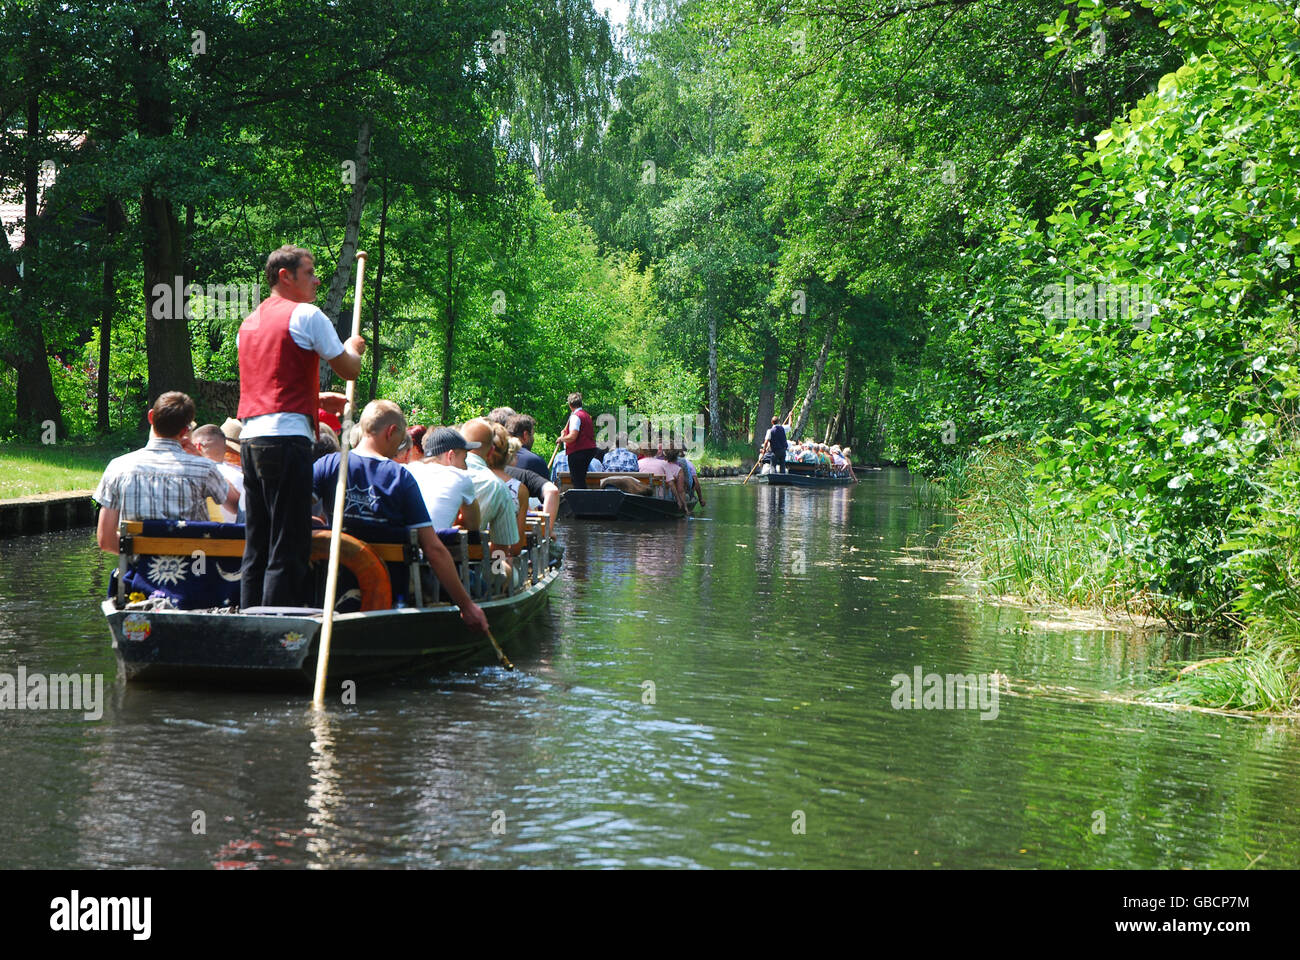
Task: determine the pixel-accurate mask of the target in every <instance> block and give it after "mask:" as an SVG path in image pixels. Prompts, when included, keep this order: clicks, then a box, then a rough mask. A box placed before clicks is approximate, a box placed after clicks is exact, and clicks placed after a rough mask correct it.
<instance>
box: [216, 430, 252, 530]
mask: <svg viewBox="0 0 1300 960" xmlns="http://www.w3.org/2000/svg"><path fill="white" fill-rule="evenodd" d="M241 436H242V434H241ZM217 469H218V470H220V471H221V475H222V476H223V477H225V478H226V479H227V480H229V481H230V483H231V485H232V486H234V488H235V489H236V490H238V491H239V512H238V513H236V512H234V511H232V510H227V509H226V505H225V504H224V503H223V504H222V505H221V515H222V516H224V517H225V518H226V523H236V522H238V520H239V514H241V513H243V512H244V511H245V510H247V509H248V498H247V497H246V496H245V495H244V470H243V468H242V467H237V466H235V465H234V464H233V463H225V462H222V463H219V464H217Z"/></svg>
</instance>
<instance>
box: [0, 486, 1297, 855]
mask: <svg viewBox="0 0 1300 960" xmlns="http://www.w3.org/2000/svg"><path fill="white" fill-rule="evenodd" d="M910 497H911V495H910V490H909V488H908V485H907V478H906V476H905V475H902V474H901V473H899V472H896V471H890V472H885V473H882V474H870V475H866V476H864V478H863V482H862V483H860V484H858V485H857V486H855V487H850V488H838V489H833V490H826V491H810V490H802V489H796V488H780V487H766V486H755V485H753V484H752V482H751V484H750V485H748V486H742V485H741V484H740V483H739V482H738V481H735V482H729V483H728V482H722V483H715V484H712V485H711V489H710V494H709V497H708V499H709V508H708V510H707V511H706V513H707V517H708V519H707V520H698V521H688V522H686V523H680V524H669V525H635V526H630V525H616V524H569V525H567V526H566V527H565V528H564V529H563V531H562V533H563V536H564V538H565V541H566V546H567V555H566V558H565V563H566V570H565V576H564V577H563V579H562V580H561V582H560V583H559V584H558V585H557V589H556V592H555V594H554V596H553V600H552V604H551V606H550V608H549V609H548V610H547V611H546V612H545V614H544V615H543V616H541V617H540V618H539V619H538V620H537V621H536V622H534V623H533V624H532V625H531V626H530V627H529V628H528V629H527V630H526V631H524V633H523V634H522V635H520V636H518V637H516V638H514V639H513V640H511V641H508V642H507V648H508V650H509V652H510V654H511V657H512V659H513V660H515V662H516V663H517V664H518V665H519V667H520V668H521V669H520V670H519V671H517V672H515V673H507V672H505V671H503V670H500V669H497V668H489V669H486V670H482V671H476V672H472V673H464V674H458V675H454V676H446V677H414V678H401V679H396V680H383V681H370V682H366V683H362V684H360V685H359V686H358V689H357V696H356V703H355V704H341V703H337V704H333V705H331V706H330V707H329V709H328V710H327V711H326V712H325V713H324V714H323V715H313V714H312V713H311V712H310V710H309V709H308V705H307V703H306V700H305V698H303V697H298V696H294V695H283V694H265V693H260V694H251V693H250V694H231V693H219V692H203V691H185V690H181V691H177V690H167V689H158V688H143V687H135V686H131V687H128V686H126V685H125V684H123V683H121V682H115V681H114V680H113V678H114V677H115V664H114V662H113V657H112V653H111V648H110V647H109V642H108V634H107V630H106V629H105V628H104V626H103V624H102V621H101V618H100V616H99V614H98V610H97V608H96V606H95V604H96V600H97V596H98V594H99V593H101V592H102V590H103V576H104V573H105V571H106V568H107V565H106V563H105V559H104V558H103V557H102V555H100V554H99V552H98V551H97V550H96V549H95V548H94V545H93V542H92V541H91V536H90V532H89V531H80V532H74V533H70V534H56V535H50V536H47V537H37V538H28V539H26V540H22V541H0V613H3V616H0V657H2V658H3V662H0V671H3V670H12V669H13V668H14V666H16V665H17V664H18V663H23V664H26V665H27V666H28V668H29V669H33V670H34V669H41V670H44V671H47V672H56V671H66V670H74V669H75V670H78V671H79V672H92V673H93V672H101V671H102V672H104V673H106V675H107V677H108V680H109V682H108V683H107V684H106V693H107V694H108V703H107V705H106V708H105V713H104V717H103V719H102V721H100V722H98V723H87V722H84V721H82V720H81V719H80V718H79V717H77V718H72V717H69V716H65V715H58V714H54V713H44V714H42V713H26V712H24V713H22V714H19V713H18V712H15V711H0V770H3V771H4V772H5V773H6V774H7V775H8V782H9V783H11V784H13V783H22V784H23V785H24V788H23V789H21V790H20V789H10V790H7V791H4V792H3V794H0V866H6V867H15V866H17V867H31V866H40V867H51V866H106V865H111V866H124V867H151V866H181V867H195V868H206V869H212V868H214V867H215V868H220V869H236V868H258V869H268V868H284V867H288V868H291V869H300V868H303V867H307V868H336V867H343V866H459V867H481V866H618V865H634V866H707V867H722V866H753V865H758V866H774V865H775V866H818V867H830V866H884V867H932V866H934V865H936V864H937V865H939V866H1026V867H1028V866H1034V867H1075V868H1077V867H1181V866H1188V867H1205V866H1220V867H1242V866H1246V865H1247V864H1248V863H1250V862H1252V860H1253V861H1254V862H1255V864H1256V866H1257V867H1270V866H1272V867H1288V866H1296V865H1297V864H1300V812H1298V811H1297V808H1296V805H1295V804H1294V802H1293V798H1294V796H1295V795H1296V793H1297V790H1300V755H1298V754H1297V751H1296V730H1295V727H1294V725H1292V724H1290V723H1287V722H1272V723H1267V722H1258V721H1249V720H1240V719H1232V718H1226V717H1221V716H1213V715H1205V714H1196V713H1189V712H1167V711H1159V710H1154V709H1151V708H1149V707H1142V706H1136V705H1132V704H1125V703H1117V702H1114V701H1109V700H1106V699H1104V696H1105V695H1106V694H1108V693H1109V692H1122V691H1124V690H1127V689H1130V688H1132V687H1134V686H1140V685H1141V684H1142V683H1144V682H1145V681H1146V679H1147V678H1148V677H1149V675H1150V671H1151V670H1152V669H1153V668H1154V667H1159V666H1160V665H1162V664H1166V663H1168V662H1171V661H1173V660H1178V659H1182V658H1185V657H1187V656H1192V655H1195V654H1197V653H1198V652H1199V651H1198V650H1197V649H1195V648H1194V647H1192V646H1190V645H1189V644H1188V642H1187V641H1177V642H1172V641H1169V640H1167V639H1165V638H1162V637H1158V636H1141V635H1135V634H1132V633H1127V632H1119V631H1091V630H1082V629H1049V628H1048V627H1046V626H1043V625H1036V624H1035V622H1034V621H1033V619H1032V618H1029V617H1027V616H1026V615H1025V614H1024V612H1023V611H1020V610H1018V609H1014V608H1010V607H999V606H994V605H989V604H982V603H974V602H971V601H970V600H968V599H965V598H963V597H962V595H961V591H960V587H959V586H958V585H956V584H954V582H953V579H952V576H951V574H949V573H948V572H945V571H943V570H938V569H932V568H931V567H930V566H929V565H927V564H926V563H925V562H924V558H922V557H920V556H919V555H918V554H917V553H916V552H915V551H912V550H910V549H909V537H910V536H911V534H912V533H913V531H914V530H915V529H916V514H915V512H914V511H913V510H912V509H911V504H910ZM796 551H797V552H798V553H796ZM916 666H920V667H922V668H923V669H924V670H926V671H931V670H933V671H936V672H940V673H948V672H954V673H955V672H961V673H967V672H969V673H977V674H978V673H989V672H992V671H993V670H998V671H1000V672H1001V673H1003V674H1005V675H1007V676H1008V677H1010V678H1011V679H1012V688H1013V691H1014V695H1013V696H1004V697H1003V699H1002V701H1001V703H1000V710H999V714H998V717H997V719H996V720H991V721H983V720H981V719H980V715H979V714H978V713H977V712H975V711H961V710H951V711H938V710H936V711H926V710H911V711H898V710H894V709H893V708H892V707H891V705H890V693H891V690H892V687H891V683H890V678H891V677H892V676H893V675H894V674H896V673H900V672H903V673H908V672H910V671H912V670H913V669H914V668H915V667H916ZM647 681H648V682H650V683H652V684H653V692H654V697H653V702H649V701H648V700H647V697H646V694H647V690H648V689H650V688H649V687H647V686H646V684H647ZM1072 691H1074V692H1072ZM796 810H798V811H802V812H803V814H804V815H805V816H806V819H807V824H808V829H807V833H806V834H804V835H796V834H794V833H792V832H791V822H792V821H791V816H792V812H793V811H796ZM1096 811H1102V812H1104V813H1105V816H1106V821H1107V832H1106V834H1105V835H1097V834H1094V833H1093V832H1092V831H1091V829H1090V828H1091V825H1092V823H1093V822H1094V819H1093V815H1094V813H1095V812H1096ZM196 813H202V814H203V818H202V823H203V826H204V828H205V829H204V830H203V831H201V832H200V831H198V830H197V829H196V826H197V825H198V824H199V820H197V819H196V818H195V814H196ZM494 826H495V827H498V828H499V829H497V830H494V829H493V828H494ZM1261 855H1262V859H1260V858H1261Z"/></svg>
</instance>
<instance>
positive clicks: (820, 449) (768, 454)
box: [758, 417, 857, 480]
mask: <svg viewBox="0 0 1300 960" xmlns="http://www.w3.org/2000/svg"><path fill="white" fill-rule="evenodd" d="M758 458H759V460H760V461H761V462H762V463H764V464H766V467H765V470H770V471H775V472H777V473H782V472H785V471H786V470H787V464H791V463H797V464H801V465H805V466H811V467H814V468H816V469H817V470H818V471H819V472H823V473H829V474H831V475H832V476H838V477H852V478H853V479H854V480H856V479H857V475H856V474H855V473H854V472H853V459H852V458H853V451H852V450H850V449H849V448H848V447H840V446H839V444H834V445H831V446H828V445H827V444H824V443H818V442H817V441H815V440H809V439H804V440H800V441H791V440H790V439H789V435H788V433H787V431H786V428H785V426H784V425H783V424H781V423H779V422H777V418H776V417H773V418H772V426H771V428H770V429H769V430H768V431H767V434H766V436H764V438H763V446H762V448H761V449H760V450H759V452H758Z"/></svg>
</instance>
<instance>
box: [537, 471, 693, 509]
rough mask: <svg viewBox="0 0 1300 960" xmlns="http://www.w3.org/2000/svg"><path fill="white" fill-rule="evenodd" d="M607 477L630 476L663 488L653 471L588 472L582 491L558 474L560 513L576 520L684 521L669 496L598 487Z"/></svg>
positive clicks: (675, 502)
mask: <svg viewBox="0 0 1300 960" xmlns="http://www.w3.org/2000/svg"><path fill="white" fill-rule="evenodd" d="M608 478H615V479H632V480H636V481H638V482H640V483H643V484H647V485H648V486H649V487H652V488H656V489H659V490H663V477H661V476H659V475H657V474H652V473H589V474H587V483H588V484H589V486H588V487H587V489H585V490H577V489H574V488H573V487H572V486H570V482H571V481H570V479H569V474H568V473H567V472H561V473H560V490H561V493H560V516H562V517H566V518H571V519H576V520H652V521H653V520H684V519H685V518H686V512H685V511H684V510H682V508H681V507H679V506H678V505H677V501H676V500H675V499H673V498H672V497H671V496H643V495H641V494H637V493H629V492H627V491H626V490H620V489H618V488H617V487H610V486H601V483H602V481H604V480H605V479H608Z"/></svg>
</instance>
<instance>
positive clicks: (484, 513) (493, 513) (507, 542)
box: [460, 417, 519, 569]
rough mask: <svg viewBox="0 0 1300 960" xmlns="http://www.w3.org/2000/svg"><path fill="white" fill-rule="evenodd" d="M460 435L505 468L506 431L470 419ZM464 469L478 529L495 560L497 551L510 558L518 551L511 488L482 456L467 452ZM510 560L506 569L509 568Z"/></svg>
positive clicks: (515, 507) (516, 509) (515, 508)
mask: <svg viewBox="0 0 1300 960" xmlns="http://www.w3.org/2000/svg"><path fill="white" fill-rule="evenodd" d="M460 432H461V434H462V435H463V436H464V437H465V439H466V440H467V441H469V442H471V443H474V444H476V445H477V446H476V448H475V449H476V450H480V449H481V450H482V451H483V454H486V455H488V456H491V457H492V458H493V460H494V461H495V462H496V463H497V464H498V465H504V463H505V458H506V453H507V452H508V451H509V449H510V440H509V437H508V435H507V434H506V428H505V427H503V426H501V424H499V423H493V422H492V421H491V420H488V419H487V418H485V417H479V418H478V419H475V420H469V421H467V422H466V423H465V425H464V426H463V427H461V429H460ZM465 467H466V469H467V470H468V471H469V475H470V479H471V480H473V481H474V492H475V495H476V499H477V500H478V507H479V529H480V530H486V531H487V533H488V539H489V541H490V542H491V548H492V553H493V557H494V559H495V558H496V555H497V554H498V552H500V553H503V554H504V555H505V556H512V555H514V554H517V553H518V552H519V551H518V549H517V548H516V544H518V542H519V521H518V516H519V504H518V501H517V500H515V499H513V498H512V497H511V495H510V488H509V487H507V486H506V484H505V481H504V480H502V479H501V478H500V477H498V476H497V475H496V474H495V473H494V472H493V471H492V467H491V466H489V464H488V461H487V460H486V459H484V456H482V455H480V454H479V453H477V452H470V453H469V454H467V455H466V457H465ZM509 566H510V564H509V561H508V560H507V561H506V567H507V569H509Z"/></svg>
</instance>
